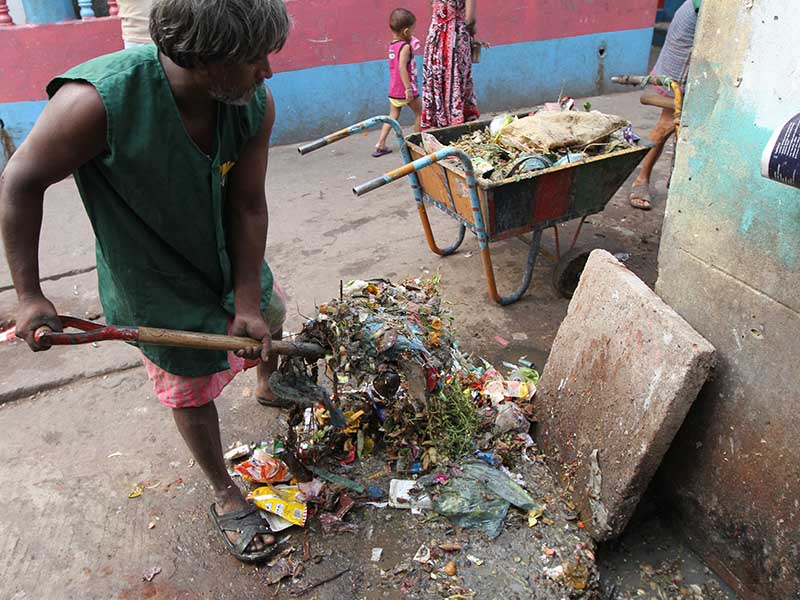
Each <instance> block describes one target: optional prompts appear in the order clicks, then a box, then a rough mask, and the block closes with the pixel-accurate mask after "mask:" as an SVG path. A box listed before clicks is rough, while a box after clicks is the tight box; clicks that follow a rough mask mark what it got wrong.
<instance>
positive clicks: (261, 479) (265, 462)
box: [233, 448, 289, 483]
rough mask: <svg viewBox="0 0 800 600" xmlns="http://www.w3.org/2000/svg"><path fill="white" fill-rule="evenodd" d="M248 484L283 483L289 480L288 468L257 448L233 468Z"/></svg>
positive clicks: (277, 459)
mask: <svg viewBox="0 0 800 600" xmlns="http://www.w3.org/2000/svg"><path fill="white" fill-rule="evenodd" d="M233 469H234V470H235V471H236V472H237V473H239V475H241V476H242V479H244V480H245V481H247V482H249V483H283V482H284V481H288V480H289V467H287V466H286V463H284V462H283V461H282V460H281V459H279V458H275V457H274V456H272V455H270V454H268V453H267V452H266V451H264V450H263V449H262V448H257V449H256V450H255V451H254V452H253V456H252V457H251V458H250V459H249V460H246V461H244V462H241V463H239V464H237V465H235V466H234V467H233Z"/></svg>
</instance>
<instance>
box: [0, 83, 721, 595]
mask: <svg viewBox="0 0 800 600" xmlns="http://www.w3.org/2000/svg"><path fill="white" fill-rule="evenodd" d="M638 97H639V95H638V93H635V92H634V93H626V94H618V95H613V96H604V97H598V98H592V99H590V101H591V103H592V105H593V107H594V108H597V109H599V110H601V111H604V112H611V113H616V114H620V115H623V116H625V117H627V118H629V119H630V120H631V121H632V122H633V124H634V126H635V128H636V130H637V131H638V132H639V134H640V135H642V137H644V136H645V134H646V132H647V131H648V129H649V127H650V126H652V124H653V123H654V122H655V120H656V118H657V116H658V110H657V109H653V108H647V107H642V106H641V105H640V104H639V102H638ZM582 103H583V100H581V101H580V102H579V105H581V104H582ZM343 125H345V124H343ZM376 135H377V134H376V133H371V134H370V135H368V136H363V137H358V138H356V139H351V140H346V141H343V142H340V143H338V144H336V145H334V146H331V147H329V148H326V149H323V150H321V151H319V152H317V153H315V154H312V155H310V156H307V157H300V156H299V155H298V154H297V152H296V150H295V147H279V148H274V149H273V150H272V152H271V156H270V168H269V175H268V181H267V191H268V199H269V203H270V217H271V218H270V233H269V241H268V248H267V259H268V260H269V262H270V264H271V265H272V268H273V271H274V272H275V275H276V277H277V279H278V280H279V281H280V283H281V285H282V286H283V287H284V289H285V290H286V292H287V293H288V295H289V297H290V299H291V300H290V307H289V317H288V327H287V329H288V330H290V331H294V330H297V329H298V328H299V326H300V324H301V323H302V322H303V320H304V318H305V316H304V315H312V314H314V306H315V304H316V303H321V302H324V301H326V300H328V299H330V298H332V297H333V296H335V295H336V294H337V293H338V289H339V282H340V281H341V280H345V281H346V280H349V279H353V278H368V277H386V278H391V279H396V280H399V279H402V278H405V277H407V276H409V275H411V276H418V275H430V274H432V273H437V272H438V273H440V274H441V277H442V285H443V290H444V295H445V298H446V300H447V301H449V302H450V303H451V307H452V310H453V313H454V315H455V319H456V321H455V322H456V327H457V330H458V333H459V338H460V340H461V342H462V346H463V347H464V348H465V349H466V350H468V351H472V352H476V353H479V354H481V355H483V356H485V357H486V358H487V359H488V360H490V361H492V362H495V363H496V364H497V363H499V362H500V361H502V360H504V359H509V360H516V359H517V358H519V357H520V356H527V357H529V358H530V359H531V360H533V361H534V362H536V364H537V365H539V366H540V367H541V366H542V365H543V363H544V360H545V359H546V356H547V353H548V349H549V347H550V344H551V342H552V340H553V338H554V336H555V333H556V330H557V328H558V325H559V323H560V321H561V319H562V318H563V316H564V315H565V313H566V309H567V301H566V300H564V299H562V298H560V297H559V296H558V295H557V294H556V293H555V291H554V290H553V288H552V286H551V284H550V276H551V270H552V267H553V260H552V256H553V255H554V253H555V246H554V241H553V236H552V234H551V233H548V234H546V235H545V237H544V242H543V244H544V246H543V247H544V250H545V252H546V253H547V254H549V256H550V258H548V257H547V256H544V257H542V258H541V259H540V261H539V264H538V265H537V268H536V270H535V273H534V278H533V284H532V285H531V288H530V290H529V291H528V293H527V294H526V295H525V296H524V297H523V299H522V300H521V301H520V302H518V303H517V304H514V305H512V306H510V307H507V308H501V307H499V306H497V305H495V304H494V303H492V302H491V301H489V300H488V297H487V294H486V289H485V285H484V281H483V276H482V268H481V262H480V257H479V253H478V246H477V242H476V240H475V239H474V238H472V237H471V236H470V237H468V239H467V240H466V241H465V243H464V245H463V246H462V249H461V251H460V252H459V253H458V254H456V255H454V256H452V257H449V258H446V259H441V258H438V257H437V256H435V255H433V254H432V253H431V252H430V251H429V250H428V248H427V246H426V244H425V242H424V237H423V234H422V231H421V228H420V224H419V221H418V218H417V215H416V208H415V205H414V203H413V200H412V198H411V193H410V190H409V189H408V187H407V186H406V184H404V183H397V184H394V185H391V186H386V187H384V188H382V189H381V190H378V191H376V192H374V193H372V194H370V195H368V196H366V197H363V198H355V197H354V196H353V195H352V194H351V192H350V188H351V187H352V186H353V185H354V184H355V183H358V182H362V181H365V180H367V179H370V178H372V177H374V176H376V175H378V174H379V173H381V172H383V171H385V170H389V169H390V168H393V167H396V166H397V165H398V164H399V156H398V154H397V153H395V154H394V155H391V156H388V157H386V158H382V159H372V158H370V157H369V152H370V149H371V146H372V145H373V144H374V141H375V137H376ZM670 162H671V157H670V156H669V155H666V156H665V157H664V158H663V159H662V161H661V162H660V163H659V165H658V167H657V169H656V174H655V179H654V183H655V201H656V205H655V209H654V210H653V211H651V212H649V213H644V212H641V211H636V210H634V209H632V208H630V207H629V206H628V203H627V193H626V188H623V189H622V190H621V191H620V192H619V193H618V194H617V195H616V196H615V197H614V199H613V200H612V201H611V202H610V203H609V205H608V207H607V209H606V210H605V211H604V212H603V213H602V214H600V215H596V216H594V217H591V218H590V219H589V222H588V223H587V226H586V227H585V229H584V232H583V234H582V236H581V240H580V242H579V243H580V244H583V245H585V246H592V247H605V248H608V249H610V250H612V251H614V252H625V253H628V254H630V258H629V260H628V261H627V265H628V266H629V267H630V268H631V269H632V270H633V271H634V272H636V273H637V274H638V275H639V276H640V277H642V279H643V280H644V281H645V282H646V283H647V284H648V285H650V286H652V285H653V283H654V281H655V277H656V268H657V265H656V257H657V251H658V243H659V236H660V231H661V221H662V217H663V212H664V201H665V196H666V189H665V186H666V177H667V173H668V169H669V165H670ZM431 217H432V218H431V220H432V223H433V227H434V230H435V231H436V232H437V234H438V235H439V236H440V240H441V241H442V242H447V243H449V241H448V240H449V239H450V238H452V237H454V235H455V232H456V226H455V224H454V223H453V222H452V221H451V220H449V219H447V218H445V217H443V216H441V215H439V214H438V213H436V214H434V213H432V214H431ZM573 228H574V225H565V226H564V227H563V228H562V229H563V232H562V233H563V234H562V239H567V236H568V235H569V233H570V232H571V231H573ZM526 254H527V246H526V245H525V243H524V242H522V241H520V240H512V241H507V242H502V243H498V244H496V245H494V246H493V257H494V262H495V267H496V272H497V276H498V283H499V285H500V286H501V292H504V293H508V291H510V290H511V289H512V288H513V287H516V285H517V283H518V280H519V278H520V277H521V275H522V268H523V265H524V262H525V258H526ZM40 260H41V263H42V277H44V278H45V283H44V289H45V291H46V293H47V294H48V295H49V296H50V297H51V299H53V300H54V302H55V304H56V306H57V307H58V308H59V310H60V312H62V313H64V314H73V315H77V316H89V317H92V318H97V317H100V318H102V315H101V313H102V310H101V308H100V306H99V302H98V300H97V293H96V281H95V276H94V272H93V271H94V250H93V240H92V234H91V229H90V227H89V224H88V221H87V219H86V217H85V215H84V213H83V210H82V207H81V204H80V200H79V198H78V195H77V191H76V189H75V185H74V182H72V181H71V180H67V181H64V182H62V183H60V184H58V185H56V186H53V188H51V189H50V190H49V191H48V193H47V199H46V206H45V225H44V231H43V237H42V247H41V252H40ZM143 285H146V282H143ZM10 286H11V281H10V276H9V273H8V270H7V267H6V265H5V261H4V260H3V262H2V266H0V322H2V321H4V320H5V321H8V320H10V319H12V318H13V312H14V304H15V296H14V292H13V289H11V287H10ZM498 336H499V337H500V338H503V339H504V340H507V341H508V342H510V343H508V345H503V344H501V343H499V342H498V341H497V340H496V337H498ZM0 365H1V366H0V402H2V403H3V404H2V405H0V429H1V430H2V431H3V432H4V433H5V436H6V442H4V443H3V444H2V446H0V464H3V465H4V468H3V469H2V471H0V485H1V486H2V488H3V489H4V492H5V493H4V494H3V495H2V498H0V529H1V530H2V531H4V532H6V534H5V535H4V536H2V540H0V581H3V582H4V584H3V590H4V591H3V594H2V596H3V597H10V598H38V597H47V596H49V597H58V598H112V597H113V598H140V597H146V598H175V597H214V598H262V597H265V596H267V595H273V597H290V596H289V595H286V594H285V593H284V592H280V591H276V590H275V587H274V586H273V587H270V588H268V587H267V584H266V582H265V572H264V571H263V570H258V569H254V568H252V567H245V566H242V565H240V564H238V563H237V562H236V561H235V560H234V559H232V558H230V557H229V556H227V555H226V553H225V552H224V550H223V548H222V544H221V543H220V542H219V540H217V538H216V537H215V535H214V533H213V531H212V530H211V527H210V524H209V522H208V519H207V518H206V514H205V511H206V510H207V507H208V505H209V503H210V502H211V493H210V490H209V488H208V486H207V485H206V483H205V481H204V479H203V476H202V473H201V472H200V470H199V468H198V467H196V466H193V465H192V462H191V461H190V456H189V452H188V450H187V449H186V448H185V447H184V445H183V443H182V441H181V440H180V439H179V435H178V433H177V431H176V430H175V427H174V426H173V424H172V422H171V421H172V419H171V416H170V414H169V411H167V410H166V409H164V408H162V407H161V406H160V405H158V403H157V402H156V401H155V400H154V399H153V396H152V394H151V390H150V386H149V384H148V382H147V380H146V376H145V374H144V371H143V369H142V368H141V366H139V362H138V357H137V353H136V351H135V350H133V349H132V348H130V347H128V346H125V345H123V344H115V343H108V344H104V345H101V346H99V347H92V346H86V347H77V348H56V349H53V350H51V351H49V352H46V353H41V354H37V355H34V354H31V353H30V352H29V351H28V350H27V349H26V348H25V347H24V346H23V345H22V344H21V343H14V342H12V343H5V344H0ZM253 385H254V375H252V374H244V375H242V376H240V377H239V378H238V379H237V380H236V381H235V382H234V383H233V384H232V385H231V386H230V387H229V388H228V389H227V390H226V392H225V394H224V395H223V397H222V398H221V400H220V401H219V403H218V406H219V412H220V417H221V423H222V429H223V442H224V443H225V444H226V445H228V444H230V443H232V442H235V441H238V440H241V441H261V440H268V439H271V438H272V436H273V435H274V433H275V431H276V425H277V419H278V417H279V415H278V413H277V412H275V411H273V410H270V409H264V408H262V407H260V406H259V405H258V404H256V402H255V399H254V398H253V397H252V389H253ZM137 484H143V485H144V488H145V489H144V493H143V494H142V496H141V497H139V498H135V499H129V498H128V493H129V492H130V491H131V490H132V489H133V488H134V486H136V485H137ZM370 511H373V512H370ZM354 519H355V522H356V523H357V524H358V526H359V533H358V534H356V535H355V536H354V537H349V536H348V537H341V538H321V537H320V536H319V533H318V532H312V539H313V542H312V548H313V552H314V553H318V554H319V555H320V556H321V557H322V559H321V561H320V562H319V563H318V564H317V563H313V562H312V563H308V564H307V566H306V574H305V576H304V578H303V580H302V582H301V583H299V584H298V585H297V586H295V587H294V593H298V592H302V591H303V590H302V588H303V586H304V585H307V584H310V583H313V582H315V581H319V580H321V579H324V578H326V577H327V576H330V575H333V574H335V573H337V572H338V571H340V570H341V569H343V568H345V567H349V568H350V571H349V572H348V573H346V574H344V575H343V576H342V577H340V578H339V579H338V580H336V581H335V582H332V583H329V584H327V585H324V586H320V587H319V588H317V589H315V590H314V591H313V592H311V591H309V592H308V593H305V594H300V597H308V598H311V597H314V595H316V597H319V598H350V597H369V598H378V597H400V595H401V594H400V592H398V591H396V590H397V589H398V588H399V585H400V583H398V581H400V582H401V583H402V577H401V579H399V580H398V579H397V577H395V576H392V575H386V576H384V575H382V570H383V572H386V573H391V571H392V569H395V567H396V566H397V565H398V564H399V563H402V562H403V561H405V560H408V559H409V558H410V557H411V556H413V554H414V552H415V551H416V549H417V548H418V547H419V544H420V543H423V542H425V543H429V542H431V541H432V539H434V538H436V539H438V540H439V541H443V540H444V539H445V538H447V537H448V536H450V537H452V536H454V535H455V534H454V533H452V532H449V531H446V530H443V529H441V527H440V526H436V525H430V528H428V526H427V525H421V524H420V522H419V520H418V519H417V518H412V517H410V515H406V514H404V513H402V514H401V513H399V512H394V511H391V510H390V509H386V510H383V511H376V510H375V509H366V510H360V511H358V514H357V515H355V516H354ZM151 525H152V527H150V526H151ZM437 527H440V528H439V529H437ZM523 533H524V532H523ZM462 535H463V534H462ZM520 535H521V534H520V533H519V532H508V531H507V532H506V533H504V534H503V536H502V537H501V538H499V539H498V540H497V541H496V542H494V543H493V544H486V543H485V541H481V539H480V538H479V537H474V536H467V537H465V538H464V541H465V542H466V543H468V544H472V546H471V550H470V551H471V552H472V553H473V554H476V555H480V556H483V557H485V558H486V559H487V560H488V561H489V562H487V565H486V567H485V569H486V570H485V571H483V572H482V574H481V576H478V575H477V574H476V575H473V577H472V579H473V580H475V581H482V582H483V583H477V584H475V585H477V586H479V589H484V590H486V593H485V594H479V596H478V597H500V596H508V597H520V598H522V597H530V595H529V594H528V593H527V592H526V590H525V589H524V588H520V587H519V586H520V584H519V579H520V578H519V577H518V576H517V575H515V573H517V570H518V569H523V570H524V568H525V565H526V564H527V561H526V557H525V553H526V552H536V551H537V550H536V549H535V548H533V547H531V548H529V547H527V546H526V544H527V543H528V542H527V541H526V538H520V537H519V536H520ZM660 543H661V544H666V545H667V548H668V553H670V554H676V553H679V552H683V550H681V549H680V548H679V546H678V545H677V544H676V543H675V542H674V541H672V540H670V539H668V536H662V537H661V538H660ZM288 545H289V546H292V545H293V546H296V547H302V536H299V535H298V534H294V535H293V538H292V539H290V540H289V541H288ZM634 545H635V544H634ZM375 546H381V547H384V555H383V559H382V561H381V562H380V563H371V562H370V561H369V556H370V553H371V549H372V547H375ZM621 552H623V553H624V551H621V550H619V548H616V549H614V548H609V550H608V551H607V553H606V554H607V555H608V557H609V558H608V559H607V560H608V564H609V565H610V566H609V570H608V576H609V577H611V578H619V580H620V584H621V586H622V587H621V590H622V591H626V590H627V591H629V592H631V593H635V592H636V589H637V587H636V586H637V585H638V583H637V577H636V573H637V572H638V567H637V565H638V562H637V561H638V558H636V557H635V556H634V557H633V558H631V561H630V562H631V565H629V566H628V568H627V570H626V568H625V565H626V564H627V561H628V557H627V556H623V554H621ZM512 554H513V556H512ZM601 555H602V549H601ZM686 556H687V557H688V558H687V560H690V561H691V560H694V559H692V557H691V555H690V554H688V553H687V554H686ZM601 557H602V556H601ZM517 559H519V560H517ZM617 559H618V560H617ZM509 560H511V561H513V563H517V564H515V565H514V566H513V567H508V568H505V567H502V565H503V564H504V562H506V563H507V562H508V561H509ZM615 560H616V562H615ZM492 561H493V562H492ZM495 564H497V565H500V566H498V567H497V568H495V567H494V566H492V565H495ZM509 564H511V563H509ZM153 567H158V568H160V569H161V572H160V574H158V575H157V576H156V577H155V579H154V580H153V581H152V582H145V581H143V578H142V576H143V573H144V572H145V571H146V570H147V569H150V568H153ZM462 568H463V569H467V570H469V568H472V569H480V567H469V568H468V567H467V566H466V565H463V566H462ZM509 569H510V571H509ZM475 573H477V571H476V572H475ZM699 573H701V575H700V576H701V577H710V575H708V574H705V573H703V572H702V568H700V571H699ZM526 594H528V595H526ZM730 597H731V598H733V596H730Z"/></svg>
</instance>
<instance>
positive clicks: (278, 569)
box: [267, 558, 303, 585]
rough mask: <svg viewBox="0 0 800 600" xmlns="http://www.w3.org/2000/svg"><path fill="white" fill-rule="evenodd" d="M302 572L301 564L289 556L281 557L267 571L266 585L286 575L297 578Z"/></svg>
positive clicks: (276, 581) (282, 578) (280, 579)
mask: <svg viewBox="0 0 800 600" xmlns="http://www.w3.org/2000/svg"><path fill="white" fill-rule="evenodd" d="M302 573H303V565H302V564H301V563H298V562H295V561H293V560H292V559H291V558H281V559H280V560H278V562H276V563H275V564H274V565H273V566H272V567H270V570H269V573H267V585H275V584H276V583H279V582H281V581H282V580H284V579H286V578H287V577H291V578H292V579H297V578H298V577H300V575H301V574H302Z"/></svg>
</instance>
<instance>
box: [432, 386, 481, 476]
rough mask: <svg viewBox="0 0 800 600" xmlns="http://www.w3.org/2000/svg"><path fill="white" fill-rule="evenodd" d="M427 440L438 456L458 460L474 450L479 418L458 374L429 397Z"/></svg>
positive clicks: (468, 392)
mask: <svg viewBox="0 0 800 600" xmlns="http://www.w3.org/2000/svg"><path fill="white" fill-rule="evenodd" d="M429 406H430V409H429V411H428V439H429V440H431V443H432V444H433V447H434V448H435V449H436V452H437V454H438V455H439V456H440V457H447V458H449V459H450V460H454V461H455V460H458V459H459V458H461V457H462V456H465V455H467V454H471V453H472V452H473V451H474V449H475V448H474V443H475V436H476V434H477V433H478V429H479V427H480V418H479V416H478V411H477V408H476V406H475V403H474V402H473V400H472V395H471V394H470V391H469V390H468V389H465V388H464V387H463V386H462V384H461V382H460V381H459V380H458V377H454V378H452V379H451V380H450V381H449V382H446V383H445V384H444V386H443V387H442V390H441V391H440V392H438V393H436V394H433V395H432V396H431V398H430V400H429Z"/></svg>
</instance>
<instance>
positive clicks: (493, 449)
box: [226, 278, 596, 591]
mask: <svg viewBox="0 0 800 600" xmlns="http://www.w3.org/2000/svg"><path fill="white" fill-rule="evenodd" d="M438 283H439V282H438V280H437V279H435V278H434V279H432V280H420V279H411V280H406V281H404V282H402V283H401V284H397V285H396V284H393V283H391V282H390V281H387V280H370V281H352V282H349V283H348V284H346V285H343V286H342V288H341V292H340V296H339V298H338V299H336V300H333V301H331V302H329V303H327V304H323V305H321V306H319V307H318V314H317V316H316V317H315V318H313V319H311V320H309V321H308V322H307V323H306V324H305V326H304V328H303V330H302V332H301V333H300V334H298V336H297V338H298V341H302V342H313V343H317V344H320V345H321V346H322V347H323V348H325V349H326V355H325V357H324V358H323V359H322V360H319V361H309V360H307V359H304V358H301V357H291V358H286V359H284V360H283V362H282V364H281V366H280V367H279V370H278V371H277V372H276V373H275V374H274V375H273V377H272V378H271V380H270V383H271V387H272V389H273V392H275V394H276V395H277V396H278V397H279V398H281V399H283V400H287V401H289V402H291V403H292V404H293V405H294V408H292V409H291V410H290V411H289V414H288V417H287V419H286V424H285V434H284V435H282V436H281V437H280V438H279V439H276V440H273V441H272V442H267V443H263V444H259V445H258V446H254V445H238V446H236V447H234V448H231V450H230V451H229V452H228V453H227V454H226V458H227V459H228V460H229V461H231V463H232V468H231V472H232V474H236V475H238V476H240V477H241V478H242V479H243V480H244V481H245V482H247V483H249V484H250V485H251V487H252V490H251V492H250V494H249V500H250V501H251V502H253V503H254V504H255V505H256V506H258V507H259V508H260V509H262V511H263V512H264V517H265V519H266V520H267V521H268V523H269V525H270V528H271V529H272V531H273V532H276V533H278V532H282V531H284V530H288V529H290V528H292V527H307V526H308V525H309V523H310V522H311V521H312V519H313V520H314V523H315V527H316V526H317V525H316V524H318V526H319V528H320V529H321V531H322V533H323V535H338V534H346V533H355V531H356V525H355V524H354V523H353V522H352V521H350V520H348V519H346V518H345V517H346V515H347V514H348V513H349V511H350V510H351V509H352V508H353V507H354V506H357V505H359V504H362V505H363V504H370V505H372V506H376V507H379V508H385V507H391V508H394V509H400V510H410V511H412V512H413V513H415V514H422V513H425V512H427V513H434V514H436V515H439V516H441V517H443V518H445V519H447V520H449V522H450V523H452V524H453V525H455V526H457V527H459V528H464V529H477V530H480V531H483V532H484V533H485V534H486V536H487V537H488V538H489V539H494V538H496V537H498V536H499V535H500V534H501V532H502V531H503V529H504V526H505V524H506V523H507V521H508V520H509V519H510V517H511V515H512V514H513V515H514V516H515V518H514V521H515V522H518V523H520V524H526V525H527V526H530V527H533V526H536V525H537V524H541V523H545V524H547V523H549V524H553V521H552V520H551V519H550V517H549V516H548V515H547V514H546V510H548V509H547V507H546V502H544V501H539V500H537V499H535V498H534V496H533V494H532V493H531V491H530V490H529V489H526V485H527V484H526V481H525V479H524V478H523V477H522V476H521V475H520V474H519V469H520V468H521V467H524V466H526V465H532V464H534V463H535V461H536V460H537V457H536V456H535V455H534V453H535V450H534V443H533V440H532V439H531V437H530V435H529V434H528V430H529V428H530V424H531V421H532V419H533V399H534V395H535V392H536V385H537V383H538V377H539V376H538V373H537V372H536V370H535V369H534V368H533V365H532V364H531V363H530V362H528V361H527V360H526V359H525V358H521V359H520V360H519V361H517V363H516V364H513V363H504V364H503V369H504V371H505V374H501V373H500V371H498V370H497V369H495V368H494V367H493V366H492V365H490V364H489V363H487V362H486V361H483V360H480V359H477V360H476V359H473V358H472V357H470V356H469V355H467V354H465V353H463V352H462V351H461V350H460V348H459V346H458V343H457V342H456V340H455V338H454V336H453V334H452V318H451V316H450V314H449V312H448V311H447V309H446V306H445V304H444V303H443V302H442V299H441V296H440V294H439V286H438ZM540 462H541V461H540ZM364 464H369V465H371V468H372V469H375V465H380V468H378V469H376V470H374V472H373V473H372V474H366V475H365V474H364V473H363V469H362V468H359V466H360V465H364ZM387 484H388V485H387ZM387 488H388V489H387ZM548 494H550V496H552V494H551V493H550V491H549V490H548ZM551 499H552V498H551ZM575 518H577V517H575ZM540 526H541V525H540ZM554 529H555V528H554ZM570 544H571V546H570V547H573V548H574V547H576V546H575V544H574V542H570ZM582 553H583V550H580V549H579V551H578V555H579V556H583V554H582ZM573 562H574V560H573ZM565 564H566V563H565ZM576 564H579V563H576ZM556 566H558V565H556ZM281 568H282V569H283V570H282V571H281V572H285V573H287V575H286V576H287V577H288V576H289V574H291V569H288V568H287V567H286V565H285V564H284V565H283V567H281ZM559 568H560V569H561V570H560V571H559V572H558V573H555V574H554V575H553V574H551V575H552V577H551V579H552V578H556V577H562V578H565V580H566V577H567V575H564V573H565V571H564V568H567V567H564V568H561V567H559ZM570 568H571V567H570ZM570 568H567V571H566V572H567V573H570V572H571V571H570V570H569V569H570ZM576 568H577V567H576ZM581 569H582V570H581V573H584V575H582V576H581V577H583V579H581V580H580V581H581V584H580V586H576V587H575V589H576V590H580V591H583V590H584V589H589V588H590V587H591V585H590V584H591V582H594V581H596V570H593V569H594V567H593V565H585V564H581ZM279 574H280V573H279ZM570 581H571V580H570Z"/></svg>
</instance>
